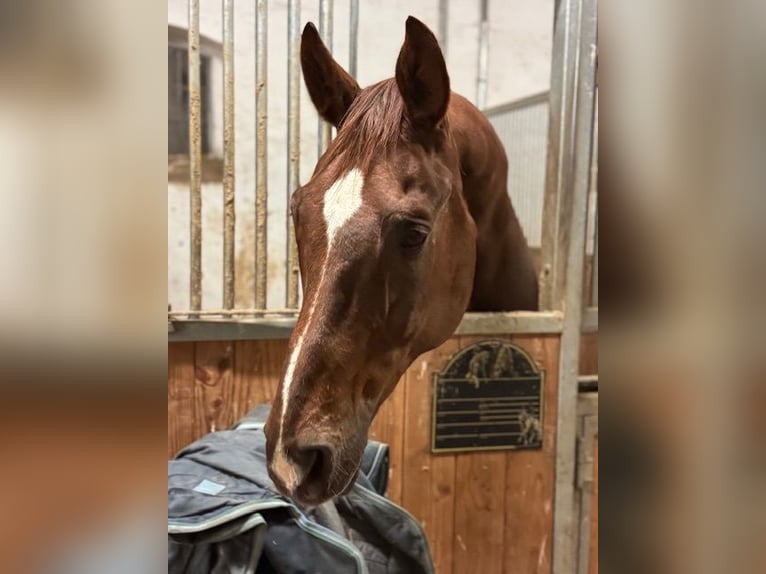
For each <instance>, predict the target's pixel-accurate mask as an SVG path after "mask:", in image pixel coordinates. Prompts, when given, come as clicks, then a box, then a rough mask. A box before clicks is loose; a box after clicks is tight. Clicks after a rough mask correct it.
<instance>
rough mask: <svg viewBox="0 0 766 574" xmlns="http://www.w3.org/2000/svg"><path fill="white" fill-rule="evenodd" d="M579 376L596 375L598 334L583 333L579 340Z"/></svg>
mask: <svg viewBox="0 0 766 574" xmlns="http://www.w3.org/2000/svg"><path fill="white" fill-rule="evenodd" d="M579 372H580V374H581V375H598V333H585V334H583V335H582V338H581V339H580V371H579Z"/></svg>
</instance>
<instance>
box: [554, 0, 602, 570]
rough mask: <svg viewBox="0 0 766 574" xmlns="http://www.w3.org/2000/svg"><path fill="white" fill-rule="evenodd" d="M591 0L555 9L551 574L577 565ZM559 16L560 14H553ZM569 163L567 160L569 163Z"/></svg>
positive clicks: (565, 1) (567, 0) (593, 39)
mask: <svg viewBox="0 0 766 574" xmlns="http://www.w3.org/2000/svg"><path fill="white" fill-rule="evenodd" d="M596 6H597V0H562V2H561V4H560V6H559V8H561V9H562V10H564V11H566V12H568V17H569V18H571V19H572V20H574V21H575V22H576V23H577V26H576V27H575V28H574V31H575V45H576V47H577V50H576V53H574V54H573V57H572V59H571V61H570V64H571V67H570V68H569V71H570V73H571V74H572V75H574V82H573V84H574V86H575V88H576V98H575V105H574V106H572V107H571V108H570V109H571V110H572V113H570V114H566V115H564V116H563V117H562V118H561V119H562V120H563V121H567V122H568V123H571V124H572V130H571V131H572V136H573V137H572V138H571V139H570V140H565V141H564V142H562V144H563V145H562V148H563V151H564V152H565V155H564V157H565V158H567V159H568V160H569V161H570V162H571V169H569V170H568V171H567V172H566V173H567V174H568V175H569V177H567V178H566V179H565V180H564V181H563V182H562V186H563V189H566V190H570V193H569V194H568V195H570V197H571V201H570V203H571V209H569V210H568V215H569V222H568V229H569V238H568V243H567V250H566V252H564V253H563V255H564V256H565V257H566V265H565V268H564V269H565V272H566V276H565V278H564V291H563V301H562V308H563V309H564V324H563V328H562V332H561V343H560V345H561V347H560V352H559V386H558V397H557V403H558V404H557V417H556V474H555V476H556V482H555V494H554V516H553V572H554V573H556V574H558V573H564V572H571V571H572V568H573V565H575V564H576V563H577V517H576V515H575V508H576V504H575V489H574V487H575V484H574V481H575V461H576V443H577V433H576V431H577V376H578V371H579V354H580V329H581V323H582V307H583V277H584V267H585V242H586V229H587V219H588V190H589V186H590V176H591V154H592V152H593V149H592V146H593V114H594V107H595V106H594V103H595V84H596V65H595V64H596V46H597V24H596V19H597V10H596ZM559 16H562V14H559ZM569 158H571V159H569Z"/></svg>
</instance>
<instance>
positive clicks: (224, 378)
mask: <svg viewBox="0 0 766 574" xmlns="http://www.w3.org/2000/svg"><path fill="white" fill-rule="evenodd" d="M233 397H234V343H233V342H231V341H205V342H200V343H196V344H195V349H194V407H193V408H194V415H193V421H192V422H193V427H192V428H193V434H194V438H195V439H197V438H199V437H201V436H203V435H205V434H207V433H209V432H215V431H217V430H224V429H228V428H229V427H231V425H232V424H234V422H235V421H236V411H235V409H234V408H233Z"/></svg>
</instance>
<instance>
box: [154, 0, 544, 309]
mask: <svg viewBox="0 0 766 574" xmlns="http://www.w3.org/2000/svg"><path fill="white" fill-rule="evenodd" d="M318 4H319V2H318V1H316V0H314V1H304V2H303V3H302V14H301V22H302V25H303V24H304V23H305V22H308V21H313V22H315V23H317V22H318ZM235 10H236V14H235V28H234V32H235V56H234V57H235V63H234V66H235V116H236V120H235V122H236V125H235V141H236V194H237V304H238V306H243V307H252V306H253V295H252V293H253V279H254V274H253V270H254V218H255V215H254V198H255V63H254V57H255V2H253V1H250V2H237V3H236V8H235ZM348 10H349V2H348V1H347V0H338V1H336V2H335V26H334V44H333V52H334V54H335V56H336V58H337V60H338V61H339V62H340V63H341V64H342V65H344V66H347V64H348V19H349V17H348ZM449 11H450V14H449V16H450V22H449V29H448V39H447V66H448V69H449V71H450V76H451V79H452V87H453V89H454V90H455V91H457V92H459V93H461V94H463V95H465V96H466V97H468V98H469V99H471V100H475V97H476V74H477V61H478V23H479V2H478V0H462V1H451V2H449ZM410 14H411V15H413V16H416V17H418V18H420V19H421V20H423V21H424V22H425V23H426V24H427V25H428V26H430V27H431V29H432V30H434V31H435V32H436V31H437V30H438V1H437V0H408V1H405V0H361V1H360V23H359V52H358V58H359V59H358V70H359V73H358V76H359V77H358V79H359V83H360V84H361V85H363V86H364V85H368V84H370V83H373V82H375V81H378V80H381V79H384V78H387V77H391V76H392V75H393V70H394V64H395V62H396V57H397V54H398V52H399V48H400V47H401V42H402V40H403V38H404V21H405V19H406V17H407V16H408V15H410ZM552 19H553V1H552V0H494V1H492V0H490V39H489V46H490V47H489V85H488V94H487V105H488V106H494V105H499V104H503V103H506V102H509V101H513V100H517V99H519V98H522V97H524V96H527V95H530V94H534V93H538V92H542V91H545V90H547V89H548V87H549V79H550V58H551V40H552V26H553V20H552ZM200 20H201V33H202V35H203V36H205V37H207V38H209V39H211V40H213V41H215V42H220V41H221V22H222V20H221V2H220V0H219V1H215V2H213V1H210V0H202V2H201V17H200ZM187 22H188V19H187V2H186V0H168V25H169V26H177V27H181V28H185V27H186V26H187ZM301 27H302V26H301ZM286 45H287V1H286V0H274V1H271V2H269V71H268V73H269V77H268V94H269V106H268V114H269V120H268V122H269V123H268V130H269V131H268V145H269V153H268V156H269V167H268V172H269V173H268V180H269V221H268V242H269V293H268V305H269V307H272V308H281V307H284V297H285V289H284V276H283V269H284V264H285V250H286V232H285V229H286V223H285V214H286V205H287V197H288V195H289V192H291V191H292V190H288V189H287V188H286V181H287V177H286V176H287V159H286V158H287V155H286V146H287V140H286V137H287V132H286V126H287V100H286V87H287V57H286ZM212 70H213V74H214V77H213V78H211V80H212V85H213V89H212V90H211V92H212V93H211V102H210V104H211V106H212V114H213V117H212V119H213V120H214V121H213V122H212V126H213V133H211V144H212V146H211V149H214V150H215V149H220V145H221V144H220V142H221V140H222V133H221V122H220V115H221V110H222V104H221V95H222V90H221V89H220V84H221V82H222V79H221V67H220V65H218V64H215V65H214V66H212ZM301 87H302V93H301V122H302V124H301V152H302V157H301V174H300V180H301V181H302V182H304V181H306V179H307V178H308V177H309V176H310V174H311V171H312V170H313V167H314V163H315V162H316V158H317V143H316V134H317V115H316V112H315V111H314V109H313V107H312V106H311V102H310V100H309V98H308V94H307V92H306V90H305V87H303V85H302V86H301ZM188 204H189V196H188V184H186V183H169V184H168V301H169V302H170V303H171V304H172V306H173V308H174V309H179V310H180V309H185V308H188V304H189V296H188V274H189V223H188V221H189V220H188V217H189V206H188ZM221 214H222V192H221V186H220V184H216V183H210V184H205V186H204V189H203V306H204V307H205V308H220V306H221V296H222V285H221V277H222V269H221V265H222V263H221V250H222V241H221V235H220V234H221V229H222V221H221V218H222V215H221Z"/></svg>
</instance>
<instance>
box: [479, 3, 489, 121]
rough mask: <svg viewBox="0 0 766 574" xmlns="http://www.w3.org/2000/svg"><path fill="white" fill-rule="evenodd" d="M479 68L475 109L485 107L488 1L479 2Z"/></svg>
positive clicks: (487, 67)
mask: <svg viewBox="0 0 766 574" xmlns="http://www.w3.org/2000/svg"><path fill="white" fill-rule="evenodd" d="M480 5H481V14H480V16H481V18H480V20H479V67H478V74H477V76H476V107H478V108H479V109H480V110H483V109H484V108H486V107H487V77H488V74H489V18H488V14H489V0H480Z"/></svg>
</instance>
